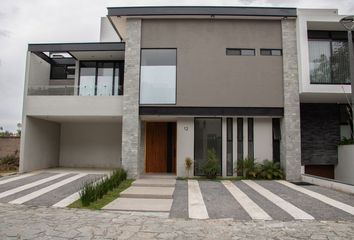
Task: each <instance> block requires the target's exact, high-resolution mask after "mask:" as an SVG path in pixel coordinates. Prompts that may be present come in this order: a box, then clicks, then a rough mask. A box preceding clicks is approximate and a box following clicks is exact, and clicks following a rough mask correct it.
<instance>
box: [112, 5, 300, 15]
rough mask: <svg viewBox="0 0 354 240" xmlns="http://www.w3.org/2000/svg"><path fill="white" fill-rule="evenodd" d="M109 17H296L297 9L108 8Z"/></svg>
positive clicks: (207, 7)
mask: <svg viewBox="0 0 354 240" xmlns="http://www.w3.org/2000/svg"><path fill="white" fill-rule="evenodd" d="M107 9H108V16H158V15H173V16H177V15H195V16H196V15H213V16H268V17H296V15H297V14H296V8H274V7H220V6H219V7H218V6H169V7H167V6H165V7H163V6H156V7H108V8H107Z"/></svg>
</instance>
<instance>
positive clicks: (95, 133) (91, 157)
mask: <svg viewBox="0 0 354 240" xmlns="http://www.w3.org/2000/svg"><path fill="white" fill-rule="evenodd" d="M121 147H122V124H121V123H62V127H61V140H60V160H59V165H60V167H90V168H91V167H92V168H114V167H119V166H120V163H121Z"/></svg>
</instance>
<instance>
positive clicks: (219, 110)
mask: <svg viewBox="0 0 354 240" xmlns="http://www.w3.org/2000/svg"><path fill="white" fill-rule="evenodd" d="M139 114H140V115H180V116H272V117H282V116H283V115H284V109H283V108H280V107H161V106H158V107H152V106H149V107H146V106H140V108H139Z"/></svg>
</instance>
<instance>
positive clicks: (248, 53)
mask: <svg viewBox="0 0 354 240" xmlns="http://www.w3.org/2000/svg"><path fill="white" fill-rule="evenodd" d="M241 55H242V56H254V55H256V54H255V51H254V49H242V50H241Z"/></svg>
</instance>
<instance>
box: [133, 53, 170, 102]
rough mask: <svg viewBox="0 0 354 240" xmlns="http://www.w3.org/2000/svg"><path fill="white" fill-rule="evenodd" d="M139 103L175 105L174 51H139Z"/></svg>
mask: <svg viewBox="0 0 354 240" xmlns="http://www.w3.org/2000/svg"><path fill="white" fill-rule="evenodd" d="M140 103H141V104H175V103H176V49H143V50H142V51H141V71H140Z"/></svg>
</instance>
